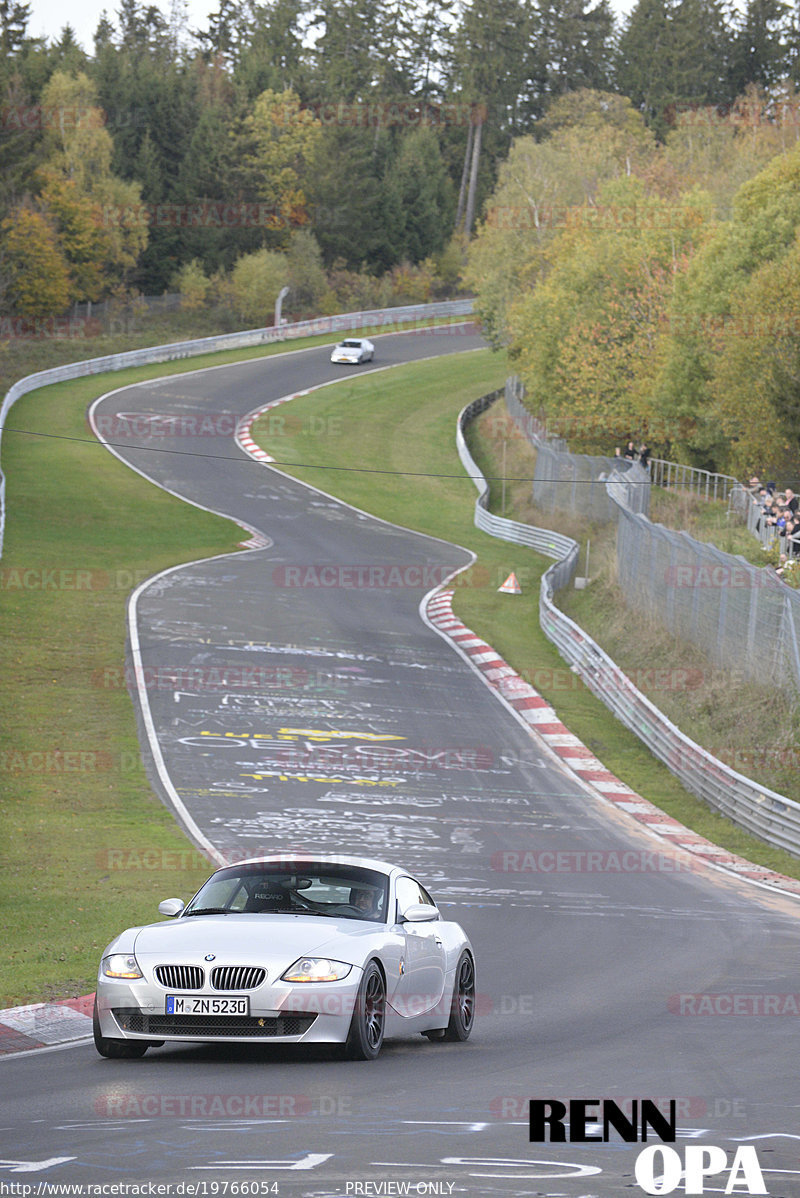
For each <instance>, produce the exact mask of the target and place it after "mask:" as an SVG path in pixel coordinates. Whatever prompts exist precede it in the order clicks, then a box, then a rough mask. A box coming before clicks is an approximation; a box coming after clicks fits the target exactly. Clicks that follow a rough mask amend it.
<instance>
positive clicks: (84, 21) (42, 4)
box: [28, 0, 635, 53]
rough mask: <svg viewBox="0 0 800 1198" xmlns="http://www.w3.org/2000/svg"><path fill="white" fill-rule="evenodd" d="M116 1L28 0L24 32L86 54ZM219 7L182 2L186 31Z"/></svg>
mask: <svg viewBox="0 0 800 1198" xmlns="http://www.w3.org/2000/svg"><path fill="white" fill-rule="evenodd" d="M156 2H157V3H158V7H159V8H160V9H161V11H162V12H163V13H164V16H165V17H169V13H170V0H156ZM634 3H635V0H612V2H611V7H612V8H613V9H614V11H615V12H616V13H618V14H622V13H627V12H630V10H631V8H632V7H633V4H634ZM117 7H118V5H117V0H79V3H78V4H77V5H75V6H69V5H65V4H64V3H63V0H32V3H31V19H30V23H29V25H28V32H29V33H30V34H31V35H32V36H33V37H46V38H48V39H50V40H53V39H57V38H58V36H59V34H60V32H61V30H62V28H63V27H64V25H65V24H66V23H67V22H69V24H70V25H71V26H72V28H73V29H74V30H75V33H76V35H77V38H78V41H79V42H80V43H81V44H82V46H83V47H84V49H85V50H87V51H89V52H90V53H91V52H92V51H93V49H94V31H95V29H96V28H97V22H98V21H99V19H100V14H101V13H102V11H103V9H106V10H107V12H108V13H109V16H110V17H111V20H112V22H113V23H114V24H115V25H116V23H117ZM218 8H219V3H218V0H186V12H187V14H188V18H189V20H188V24H189V28H190V29H191V28H194V29H205V28H206V26H207V24H208V14H209V13H211V12H216V11H217V10H218Z"/></svg>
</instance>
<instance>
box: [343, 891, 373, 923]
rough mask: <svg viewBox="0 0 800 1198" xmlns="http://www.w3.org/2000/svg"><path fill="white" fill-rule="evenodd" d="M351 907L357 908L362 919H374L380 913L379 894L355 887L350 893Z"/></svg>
mask: <svg viewBox="0 0 800 1198" xmlns="http://www.w3.org/2000/svg"><path fill="white" fill-rule="evenodd" d="M350 906H351V907H355V908H356V910H357V911H358V913H359V915H360V916H361V918H362V919H372V917H373V916H374V915H377V913H378V892H377V891H376V890H371V889H368V888H366V887H361V886H354V887H353V888H352V890H351V891H350Z"/></svg>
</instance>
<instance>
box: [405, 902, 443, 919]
mask: <svg viewBox="0 0 800 1198" xmlns="http://www.w3.org/2000/svg"><path fill="white" fill-rule="evenodd" d="M438 918H439V908H438V907H429V906H428V904H427V903H412V904H411V905H410V906H409V907H406V909H405V911H404V912H403V914H402V915H401V917H400V922H401V923H432V922H433V920H434V919H438Z"/></svg>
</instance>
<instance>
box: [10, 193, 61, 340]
mask: <svg viewBox="0 0 800 1198" xmlns="http://www.w3.org/2000/svg"><path fill="white" fill-rule="evenodd" d="M0 230H2V233H3V254H4V259H5V262H4V266H5V274H6V279H7V301H8V303H9V304H10V306H11V307H12V309H13V311H14V312H15V313H16V314H18V315H19V316H23V317H25V318H27V319H33V320H40V319H43V318H46V317H49V316H58V315H60V314H61V313H62V312H63V311H64V309H65V308H66V307H67V304H68V303H69V267H68V265H67V261H66V259H65V257H64V254H63V253H62V250H61V247H60V246H59V243H58V237H57V236H56V233H55V231H54V229H53V228H52V226H51V224H50V223H49V221H48V220H47V218H46V217H44V216H43V215H42V214H41V213H40V212H34V211H32V210H31V209H30V208H27V207H22V208H18V209H17V211H16V212H14V213H13V214H12V216H9V217H7V218H6V219H5V220H4V221H3V223H2V225H0Z"/></svg>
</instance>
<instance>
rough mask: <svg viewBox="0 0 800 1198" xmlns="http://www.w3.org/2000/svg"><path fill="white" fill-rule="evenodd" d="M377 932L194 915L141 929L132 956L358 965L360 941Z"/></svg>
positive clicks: (316, 920)
mask: <svg viewBox="0 0 800 1198" xmlns="http://www.w3.org/2000/svg"><path fill="white" fill-rule="evenodd" d="M380 928H381V925H379V924H373V923H363V922H360V921H358V920H353V919H330V918H327V917H325V918H322V917H320V916H315V915H312V916H303V915H248V914H238V915H195V916H189V917H187V918H184V919H176V920H174V921H170V923H154V924H149V925H148V926H147V927H144V928H141V929H140V930H139V933H138V935H137V936H136V943H135V950H134V951H135V952H136V954H137V956H138V955H139V954H142V956H144V955H145V954H148V953H152V954H155V955H157V956H159V957H161V958H162V961H163V962H164V963H167V961H168V960H169V959H172V960H175V961H177V960H179V959H186V958H189V957H192V956H193V955H194V954H196V953H197V954H202V955H203V956H205V955H206V954H207V953H214V955H215V956H216V957H217V958H218V960H219V961H220V963H225V962H231V961H233V960H234V959H238V960H240V961H241V962H242V963H244V962H249V961H252V960H254V959H257V960H259V961H262V962H264V963H266V962H267V961H269V960H272V961H273V962H282V961H285V962H286V965H287V966H288V965H291V964H292V962H293V961H296V960H297V958H298V957H300V956H308V955H310V954H311V953H317V954H318V955H320V956H333V957H336V958H337V959H338V960H345V961H347V962H348V963H350V964H358V963H359V962H360V960H361V957H362V954H363V949H362V947H361V945H363V944H364V940H365V938H366V937H369V936H372V935H374V934H375V932H376V931H379V930H380Z"/></svg>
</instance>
